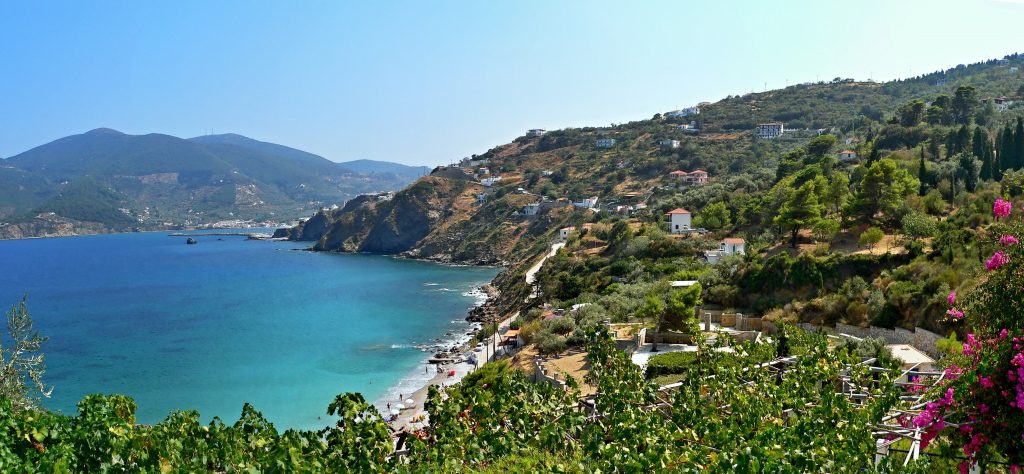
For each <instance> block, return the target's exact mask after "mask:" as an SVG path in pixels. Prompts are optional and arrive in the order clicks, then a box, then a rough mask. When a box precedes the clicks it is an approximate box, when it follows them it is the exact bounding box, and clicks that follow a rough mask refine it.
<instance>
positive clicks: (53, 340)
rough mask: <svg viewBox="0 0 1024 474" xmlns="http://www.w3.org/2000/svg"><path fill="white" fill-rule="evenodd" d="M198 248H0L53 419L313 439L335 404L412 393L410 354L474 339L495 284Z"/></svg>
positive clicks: (331, 260) (426, 271)
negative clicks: (93, 413) (126, 418)
mask: <svg viewBox="0 0 1024 474" xmlns="http://www.w3.org/2000/svg"><path fill="white" fill-rule="evenodd" d="M196 239H197V240H198V241H199V243H198V244H197V245H186V244H185V238H184V237H172V236H169V235H168V233H137V234H118V235H100V236H86V237H66V238H53V239H32V240H15V241H0V268H2V271H0V304H2V306H3V308H4V310H5V312H6V309H7V308H10V306H11V305H13V304H15V303H17V301H18V300H19V299H20V298H21V296H22V295H23V294H25V293H28V295H29V296H28V306H29V310H30V312H31V314H32V316H33V318H34V320H35V323H36V329H38V330H39V331H40V332H41V333H42V334H43V335H45V336H47V337H49V338H50V339H49V341H47V342H46V343H45V344H44V346H43V350H44V352H45V354H46V362H47V365H48V370H47V372H46V378H45V381H46V382H47V383H48V384H50V385H52V386H53V387H54V390H53V396H52V397H51V398H50V399H48V400H46V401H45V403H44V404H45V405H46V406H48V407H49V408H51V409H56V410H61V411H63V412H65V413H75V405H76V403H77V402H78V401H79V400H80V399H81V398H82V396H83V395H85V394H89V393H121V394H127V395H130V396H132V397H133V398H134V399H135V401H136V402H137V403H138V406H139V409H138V421H139V422H141V423H155V422H157V421H160V420H162V419H163V418H164V417H166V416H167V414H168V413H170V412H171V411H174V410H179V409H196V410H199V412H200V414H201V415H202V418H203V420H204V421H208V420H209V419H211V418H212V417H213V416H219V417H221V418H222V419H223V420H224V421H225V422H226V423H233V422H234V421H235V420H237V419H238V415H239V414H240V413H241V409H242V405H243V403H245V402H250V403H252V404H253V405H254V406H255V407H256V409H258V410H260V411H262V412H263V414H264V415H265V416H266V417H267V418H268V419H270V420H271V421H272V422H273V423H274V424H275V425H276V426H277V427H278V428H307V429H308V428H319V427H322V426H324V425H326V424H327V422H326V421H325V420H326V418H327V417H326V409H327V405H328V403H329V402H330V400H331V399H333V397H334V395H336V394H338V393H341V392H349V391H354V392H362V393H363V395H364V396H365V397H366V398H367V400H368V401H371V402H373V401H376V400H379V399H381V397H384V396H390V394H389V390H390V391H391V392H400V391H405V393H409V391H411V390H412V388H415V386H416V385H417V384H418V383H419V380H422V379H423V378H424V377H426V376H425V375H424V365H423V363H424V361H425V359H426V357H427V356H429V354H428V353H425V352H422V351H421V350H419V349H417V348H416V347H415V346H416V345H419V344H424V343H432V342H433V341H435V340H436V339H438V338H440V339H442V340H446V341H447V340H451V339H453V338H457V337H460V336H464V335H465V333H466V332H467V331H468V330H469V324H468V323H466V322H465V321H464V318H465V316H466V311H467V310H468V309H469V308H470V307H472V306H473V305H474V304H477V303H478V300H479V294H478V293H474V292H473V290H474V289H475V288H477V287H479V286H480V285H482V284H484V283H487V282H488V281H490V280H491V278H493V277H494V275H495V274H496V273H497V271H498V270H497V269H495V268H482V267H453V266H444V265H438V264H433V263H427V262H419V261H411V260H402V259H396V258H391V257H385V256H374V255H345V254H325V253H312V252H304V251H300V250H298V249H302V248H305V247H306V246H308V244H305V243H293V242H268V241H247V240H245V238H244V237H240V236H221V237H218V236H200V237H196ZM418 379H419V380H418ZM320 417H323V418H324V419H323V420H322V419H321V418H320Z"/></svg>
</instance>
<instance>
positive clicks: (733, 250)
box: [704, 237, 747, 263]
mask: <svg viewBox="0 0 1024 474" xmlns="http://www.w3.org/2000/svg"><path fill="white" fill-rule="evenodd" d="M746 246H747V241H746V240H743V239H741V238H738V237H726V238H724V239H722V244H721V246H720V247H719V248H718V250H708V251H705V252H704V258H705V259H707V261H708V263H715V262H718V261H719V260H721V259H722V257H725V256H728V255H744V254H745V253H746Z"/></svg>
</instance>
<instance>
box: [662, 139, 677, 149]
mask: <svg viewBox="0 0 1024 474" xmlns="http://www.w3.org/2000/svg"><path fill="white" fill-rule="evenodd" d="M658 145H660V146H661V147H662V148H668V149H675V148H679V140H661V141H659V142H658Z"/></svg>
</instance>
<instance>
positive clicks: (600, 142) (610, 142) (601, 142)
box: [594, 138, 615, 148]
mask: <svg viewBox="0 0 1024 474" xmlns="http://www.w3.org/2000/svg"><path fill="white" fill-rule="evenodd" d="M594 146H595V147H597V148H611V147H613V146H615V139H614V138H598V139H597V141H596V142H594Z"/></svg>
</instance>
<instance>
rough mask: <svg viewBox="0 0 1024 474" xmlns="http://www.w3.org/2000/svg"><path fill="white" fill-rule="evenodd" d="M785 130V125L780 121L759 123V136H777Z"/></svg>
mask: <svg viewBox="0 0 1024 474" xmlns="http://www.w3.org/2000/svg"><path fill="white" fill-rule="evenodd" d="M783 132H785V126H784V125H783V124H782V123H780V122H772V123H761V124H758V125H757V138H764V139H769V140H770V139H772V138H777V137H779V136H781V135H782V133H783Z"/></svg>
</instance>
